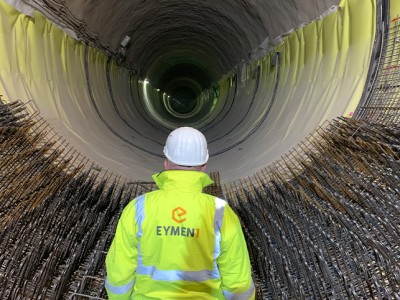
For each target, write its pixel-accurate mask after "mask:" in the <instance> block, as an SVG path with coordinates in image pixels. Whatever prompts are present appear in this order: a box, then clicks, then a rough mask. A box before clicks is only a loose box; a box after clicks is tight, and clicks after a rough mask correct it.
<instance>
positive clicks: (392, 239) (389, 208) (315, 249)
mask: <svg viewBox="0 0 400 300" xmlns="http://www.w3.org/2000/svg"><path fill="white" fill-rule="evenodd" d="M399 138H400V127H399V126H392V127H387V126H384V125H382V124H376V123H367V122H366V121H361V120H355V119H345V118H341V119H338V120H334V121H332V122H331V123H330V124H328V125H327V127H325V128H323V127H321V128H319V129H318V130H317V131H316V132H315V133H313V134H312V136H311V137H310V138H309V139H307V141H308V143H302V144H301V145H300V148H301V151H293V152H291V153H290V154H288V155H285V156H284V157H283V158H282V160H281V161H279V162H277V163H276V164H275V165H272V166H270V167H268V168H266V169H265V170H263V171H262V172H260V173H258V174H256V175H255V176H254V177H253V178H248V179H246V180H241V181H239V182H236V186H237V188H236V189H234V188H232V186H229V188H228V193H227V194H228V199H229V200H230V201H231V203H232V206H233V207H234V208H235V210H236V211H237V213H238V214H239V215H240V218H241V220H242V223H243V227H244V228H245V234H246V236H247V241H248V246H249V249H250V253H251V258H252V264H253V268H254V273H255V277H256V278H257V288H258V293H259V297H260V298H265V299H332V298H333V299H398V298H399V297H400V277H399V275H400V254H399V253H400V251H399V250H400V239H399V237H400V205H399V204H400V203H399V199H400V189H399V178H400V161H399V159H400V139H399ZM282 170H285V171H284V172H283V171H282ZM288 178H291V179H288Z"/></svg>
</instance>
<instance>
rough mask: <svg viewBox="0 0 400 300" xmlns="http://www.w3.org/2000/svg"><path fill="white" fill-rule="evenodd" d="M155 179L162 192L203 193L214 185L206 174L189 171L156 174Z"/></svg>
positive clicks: (168, 171) (169, 171) (170, 171)
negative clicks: (205, 188)
mask: <svg viewBox="0 0 400 300" xmlns="http://www.w3.org/2000/svg"><path fill="white" fill-rule="evenodd" d="M153 179H154V181H155V183H156V184H157V186H158V188H159V189H160V190H180V191H194V192H201V191H202V189H203V188H204V187H206V186H208V185H210V184H212V183H213V181H212V180H211V178H210V177H208V175H207V174H206V173H203V172H199V171H189V170H167V171H162V172H160V173H157V174H154V175H153Z"/></svg>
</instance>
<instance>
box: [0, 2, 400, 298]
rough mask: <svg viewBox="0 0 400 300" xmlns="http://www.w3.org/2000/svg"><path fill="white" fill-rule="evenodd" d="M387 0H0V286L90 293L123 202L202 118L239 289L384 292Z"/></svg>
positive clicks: (98, 289)
mask: <svg viewBox="0 0 400 300" xmlns="http://www.w3.org/2000/svg"><path fill="white" fill-rule="evenodd" d="M399 14H400V3H399V1H397V0H342V1H339V0H322V1H321V0H319V1H316V0H314V1H306V0H297V1H293V0H287V1H280V0H265V1H257V0H245V1H236V0H226V1H208V0H205V1H189V0H168V1H166V0H154V1H146V0H130V1H127V0H126V1H61V0H33V1H24V0H7V1H5V0H0V22H1V29H0V30H1V34H0V94H1V101H0V146H1V148H0V299H106V293H105V290H104V288H103V286H104V278H105V263H104V260H105V254H106V251H107V250H108V247H109V245H110V243H111V240H112V237H113V234H114V230H115V227H116V224H117V221H118V218H119V216H120V213H121V211H122V209H123V208H124V206H125V205H126V204H127V203H128V202H129V201H130V200H131V199H133V198H134V197H135V196H138V195H140V194H142V193H145V192H147V191H150V190H152V189H154V188H155V186H154V185H153V182H152V181H151V174H153V173H156V172H158V171H160V170H161V168H162V161H163V155H162V148H163V145H164V142H165V140H166V137H167V134H168V133H169V132H170V131H171V129H173V128H176V127H179V126H186V125H188V126H193V127H195V128H198V129H199V130H201V131H202V132H203V133H204V135H205V136H206V138H207V140H208V142H209V149H210V160H209V163H208V171H209V172H210V175H211V177H212V178H213V179H214V181H215V183H214V184H213V185H212V186H210V187H209V188H207V190H206V192H208V193H211V194H215V195H218V196H221V197H224V198H225V199H227V200H228V201H229V203H230V205H231V206H232V208H233V209H234V210H235V211H236V213H237V214H238V216H239V217H240V219H241V222H242V226H243V230H244V233H245V237H246V241H247V245H248V248H249V253H250V257H251V263H252V270H253V277H254V280H255V285H256V291H257V299H400V202H399V199H400V189H399V177H400V127H399V120H400V111H399V110H400V85H399V82H400V59H399V57H400V34H399V32H400V18H399Z"/></svg>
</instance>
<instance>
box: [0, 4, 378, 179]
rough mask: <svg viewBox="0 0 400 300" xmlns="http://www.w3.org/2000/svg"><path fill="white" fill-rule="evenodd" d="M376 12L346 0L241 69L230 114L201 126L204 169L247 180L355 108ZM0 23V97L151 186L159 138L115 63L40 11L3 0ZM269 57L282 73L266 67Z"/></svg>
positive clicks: (160, 131)
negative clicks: (30, 106) (23, 104)
mask: <svg viewBox="0 0 400 300" xmlns="http://www.w3.org/2000/svg"><path fill="white" fill-rule="evenodd" d="M375 6H376V4H375V1H371V0H344V1H342V3H341V4H340V6H339V8H338V10H337V11H334V12H332V13H330V14H328V15H327V16H325V17H324V18H323V19H319V20H316V21H313V22H311V23H309V24H307V25H305V26H304V27H302V28H299V29H296V30H293V31H292V32H291V33H288V34H287V35H285V36H284V37H283V39H282V43H281V44H279V45H278V46H277V47H276V49H274V51H273V52H272V53H271V54H269V55H268V56H266V57H264V58H261V59H260V60H259V61H258V62H254V63H253V64H252V65H248V66H246V68H247V70H246V72H247V73H246V77H245V82H244V83H243V84H242V82H241V79H242V78H241V74H238V90H237V93H236V96H235V103H234V104H233V107H232V109H231V110H230V111H229V113H227V114H226V115H225V117H224V119H222V120H218V125H217V126H215V127H213V126H209V127H208V129H207V132H206V136H207V138H208V139H209V140H211V141H212V142H211V143H210V152H211V154H214V155H213V156H212V157H211V159H210V163H209V168H208V170H209V171H216V170H217V171H219V172H220V173H221V179H222V180H223V181H230V180H236V179H239V178H243V177H245V176H248V175H252V174H253V173H254V172H256V171H257V170H260V169H261V168H263V167H264V166H265V165H267V164H269V163H270V162H273V161H275V160H276V159H279V158H280V157H281V155H282V154H284V153H285V152H287V151H288V150H290V149H291V148H292V147H293V146H295V145H296V144H297V143H298V142H300V141H301V140H302V139H304V137H306V136H307V135H308V133H309V132H310V131H312V130H313V129H315V128H316V127H317V126H319V125H321V124H322V123H323V122H324V121H325V120H330V119H332V118H335V117H337V116H339V115H342V114H344V115H346V114H348V113H349V112H351V111H352V110H353V109H355V107H356V106H357V103H358V101H359V99H360V97H361V94H362V90H363V87H364V84H365V80H366V76H367V72H368V65H369V61H370V56H371V49H372V46H373V41H374V35H375ZM0 22H1V35H0V39H1V40H0V55H1V57H2V59H1V61H0V91H1V92H0V93H1V94H3V95H4V98H5V99H6V100H9V101H13V100H16V99H21V100H23V101H28V100H30V99H33V100H34V102H35V104H36V106H37V107H38V109H39V111H40V114H41V116H43V117H44V118H45V119H46V120H47V121H48V122H49V123H50V124H51V125H52V126H53V127H54V128H55V130H56V131H58V132H60V134H61V135H62V136H63V137H65V138H66V139H67V140H68V141H69V142H70V144H71V145H72V146H73V147H75V148H76V149H77V150H78V151H80V152H81V153H82V154H83V155H85V156H87V157H89V158H90V160H93V161H95V162H97V163H99V164H100V165H101V166H103V167H105V168H107V169H109V170H110V171H112V172H115V173H118V174H121V175H122V176H126V177H129V178H132V179H144V180H148V179H150V174H152V173H154V172H155V171H158V170H160V169H161V168H162V158H161V156H162V144H163V143H164V141H165V138H166V133H165V131H164V130H163V129H159V128H158V129H157V128H154V124H152V123H149V122H147V121H148V120H146V117H145V116H144V115H143V113H142V112H141V110H140V97H141V96H140V91H139V90H140V88H139V85H138V83H137V78H135V77H132V76H131V75H130V74H129V73H128V71H127V70H124V69H122V68H119V67H118V66H116V64H115V63H114V62H111V67H110V68H109V71H110V74H107V62H108V58H107V57H106V56H105V55H104V54H102V53H100V52H99V51H97V50H95V49H92V48H90V47H87V46H85V45H83V44H81V43H80V42H78V41H76V40H73V39H72V38H70V37H68V36H67V35H66V34H65V33H63V32H62V31H61V30H59V29H58V28H57V27H55V26H54V25H52V23H51V22H49V21H47V20H46V19H45V18H44V17H43V16H42V15H40V14H39V13H35V17H34V19H32V18H30V17H28V16H25V15H22V14H20V13H19V12H18V11H16V10H15V9H14V8H12V7H11V6H10V5H8V4H6V3H4V2H3V1H0ZM233 46H234V45H233ZM276 52H279V53H280V56H279V58H280V59H279V66H278V65H276V64H275V66H272V65H271V59H272V57H273V55H274V53H276ZM258 67H259V71H260V73H259V74H260V75H259V77H258V78H257V76H256V72H255V70H256V69H257V68H258ZM278 67H279V77H278V76H277V75H278V74H277V71H278ZM88 79H89V82H90V85H88ZM132 79H133V81H132ZM278 79H279V80H278ZM226 80H231V79H230V78H229V79H226ZM257 80H258V81H257ZM277 80H278V81H277ZM222 84H223V85H224V86H227V85H229V84H226V83H222ZM110 87H111V89H110ZM275 87H276V90H274V89H275ZM110 91H112V92H110ZM247 106H248V110H245V109H243V108H244V107H247ZM216 111H218V109H216ZM239 120H240V122H239ZM211 125H212V123H211ZM238 141H239V142H240V143H239V144H238ZM229 145H231V146H232V147H230V146H229ZM150 149H151V150H150ZM149 151H151V153H156V154H157V153H159V155H153V154H151V153H149Z"/></svg>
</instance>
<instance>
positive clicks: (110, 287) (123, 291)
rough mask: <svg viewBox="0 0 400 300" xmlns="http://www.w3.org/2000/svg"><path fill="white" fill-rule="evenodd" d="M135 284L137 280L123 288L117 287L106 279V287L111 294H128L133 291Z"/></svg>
mask: <svg viewBox="0 0 400 300" xmlns="http://www.w3.org/2000/svg"><path fill="white" fill-rule="evenodd" d="M134 284H135V280H132V281H129V282H128V283H127V284H124V285H122V286H115V285H112V284H111V283H110V282H109V281H108V278H106V284H105V286H106V288H107V289H108V290H109V291H110V292H111V293H113V294H118V295H121V294H126V293H128V292H129V291H130V290H131V289H132V287H133V285H134Z"/></svg>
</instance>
